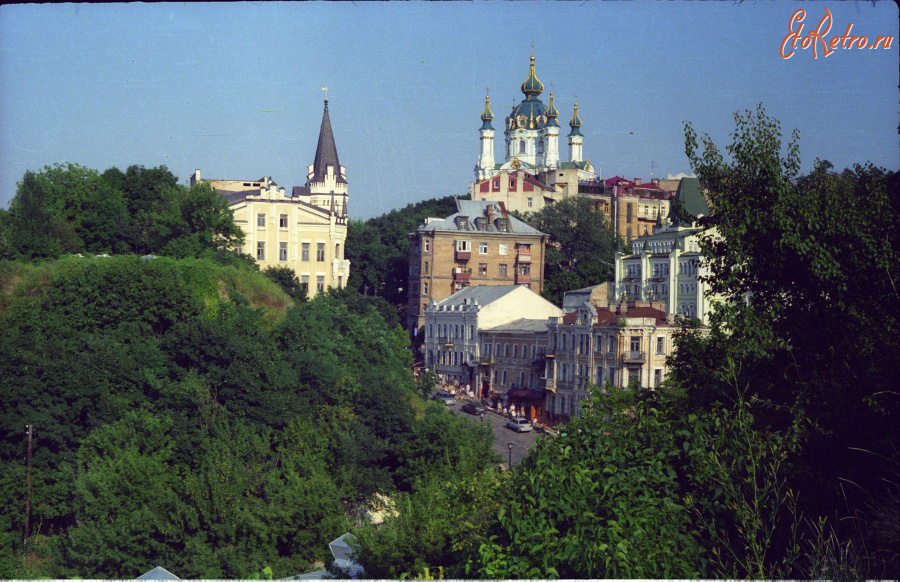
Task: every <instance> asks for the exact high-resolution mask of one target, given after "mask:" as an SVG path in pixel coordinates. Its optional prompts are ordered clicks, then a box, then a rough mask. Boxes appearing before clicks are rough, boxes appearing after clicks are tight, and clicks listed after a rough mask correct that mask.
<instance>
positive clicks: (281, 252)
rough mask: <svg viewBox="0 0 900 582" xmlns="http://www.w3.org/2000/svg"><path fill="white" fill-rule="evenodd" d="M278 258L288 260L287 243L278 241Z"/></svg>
mask: <svg viewBox="0 0 900 582" xmlns="http://www.w3.org/2000/svg"><path fill="white" fill-rule="evenodd" d="M278 260H279V261H286V260H287V243H286V242H283V243H278Z"/></svg>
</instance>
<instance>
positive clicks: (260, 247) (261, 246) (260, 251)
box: [256, 242, 266, 261]
mask: <svg viewBox="0 0 900 582" xmlns="http://www.w3.org/2000/svg"><path fill="white" fill-rule="evenodd" d="M256 260H257V261H265V260H266V243H264V242H258V243H256Z"/></svg>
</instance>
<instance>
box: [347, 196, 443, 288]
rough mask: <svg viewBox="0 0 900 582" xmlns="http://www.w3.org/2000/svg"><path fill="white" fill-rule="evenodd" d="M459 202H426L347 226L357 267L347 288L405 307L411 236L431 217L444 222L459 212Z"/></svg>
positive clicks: (350, 256)
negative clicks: (441, 219) (457, 209)
mask: <svg viewBox="0 0 900 582" xmlns="http://www.w3.org/2000/svg"><path fill="white" fill-rule="evenodd" d="M455 200H456V198H455V197H453V196H447V197H445V198H440V199H437V198H435V199H430V200H423V201H422V202H417V203H416V204H407V205H406V206H405V207H404V208H401V209H399V210H392V211H390V212H388V213H387V214H384V215H382V216H378V217H376V218H370V219H369V220H367V221H365V222H363V221H361V220H351V221H350V223H349V224H348V225H347V251H346V257H347V259H348V260H349V261H350V264H351V265H353V269H352V270H351V272H350V278H349V280H348V281H347V286H348V287H351V288H353V289H356V290H357V291H359V292H360V293H362V294H363V295H376V296H378V297H383V298H384V299H386V300H387V301H388V302H389V303H391V304H392V305H405V304H406V301H407V293H408V289H407V285H408V283H409V238H408V235H409V234H410V233H411V232H413V231H414V230H416V229H417V228H419V226H421V225H422V221H423V220H424V219H425V218H427V217H432V216H434V217H440V218H444V217H446V216H450V215H451V214H453V213H455V212H456V202H455Z"/></svg>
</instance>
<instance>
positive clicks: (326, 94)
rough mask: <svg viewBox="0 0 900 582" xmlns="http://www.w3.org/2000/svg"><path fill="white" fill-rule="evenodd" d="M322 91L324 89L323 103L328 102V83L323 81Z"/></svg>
mask: <svg viewBox="0 0 900 582" xmlns="http://www.w3.org/2000/svg"><path fill="white" fill-rule="evenodd" d="M322 91H325V103H328V83H325V86H324V87H322Z"/></svg>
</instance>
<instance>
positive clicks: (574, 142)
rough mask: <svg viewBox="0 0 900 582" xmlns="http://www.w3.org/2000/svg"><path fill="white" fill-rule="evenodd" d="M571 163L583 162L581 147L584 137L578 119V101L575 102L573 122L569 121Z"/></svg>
mask: <svg viewBox="0 0 900 582" xmlns="http://www.w3.org/2000/svg"><path fill="white" fill-rule="evenodd" d="M569 127H571V128H572V131H570V132H569V161H570V162H572V163H575V164H577V163H578V162H580V161H581V156H582V151H581V146H582V144H583V143H584V136H583V135H581V119H580V118H579V117H578V101H576V102H575V112H574V113H573V114H572V120H571V121H569Z"/></svg>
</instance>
